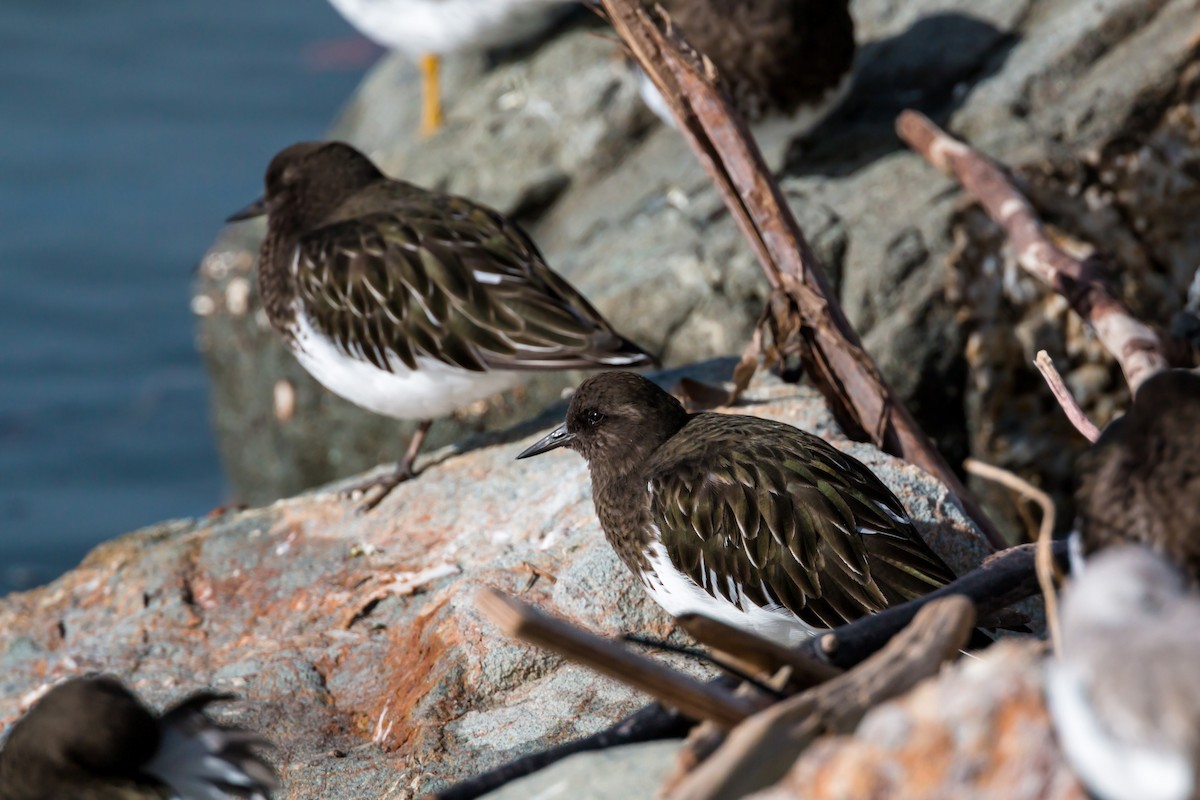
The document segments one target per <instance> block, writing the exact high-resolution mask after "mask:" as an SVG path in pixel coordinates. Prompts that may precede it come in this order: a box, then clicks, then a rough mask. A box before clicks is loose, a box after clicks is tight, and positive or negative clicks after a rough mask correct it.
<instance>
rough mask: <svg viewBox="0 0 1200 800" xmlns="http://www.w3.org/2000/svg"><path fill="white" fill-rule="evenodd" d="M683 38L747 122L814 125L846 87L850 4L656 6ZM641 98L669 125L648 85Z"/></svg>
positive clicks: (686, 1) (775, 1)
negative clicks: (703, 59) (701, 56)
mask: <svg viewBox="0 0 1200 800" xmlns="http://www.w3.org/2000/svg"><path fill="white" fill-rule="evenodd" d="M660 2H661V3H662V5H663V7H664V8H665V9H666V11H667V13H668V14H669V15H670V17H671V20H672V21H673V22H674V24H675V25H677V26H678V27H679V29H680V30H681V31H683V35H684V36H685V37H686V38H687V40H688V42H689V43H691V45H692V46H693V47H695V48H696V49H697V50H699V51H700V52H702V53H704V54H705V55H706V56H708V58H709V59H710V60H711V61H712V62H713V64H715V65H716V67H717V72H718V73H719V74H720V76H721V78H722V80H723V81H724V83H725V85H726V87H727V88H728V90H729V92H730V95H731V98H732V100H733V103H734V106H735V107H736V108H737V110H738V112H739V113H740V114H741V115H742V116H743V117H745V118H746V120H748V121H750V122H756V121H758V120H761V119H763V118H765V117H768V116H779V117H787V118H791V127H793V128H795V129H796V132H798V133H803V132H805V131H807V130H809V129H811V128H813V127H815V126H816V125H817V124H818V123H819V122H820V121H821V120H822V119H824V117H825V116H826V115H827V114H828V113H829V112H830V111H831V110H833V108H834V107H835V106H837V104H838V103H840V102H841V100H842V98H843V97H844V96H845V93H846V90H847V89H848V88H849V86H850V76H851V69H852V68H853V66H854V54H855V50H856V44H855V41H854V19H853V18H852V17H851V16H850V8H849V5H850V3H849V0H660ZM642 97H643V98H644V99H645V101H646V104H647V105H648V106H650V108H651V109H653V110H654V112H655V113H656V114H658V116H659V117H661V118H662V119H664V120H665V121H666V122H667V123H669V124H672V125H673V124H674V120H673V118H672V117H671V112H670V110H669V109H668V108H667V106H666V103H665V101H664V100H663V98H662V96H661V95H660V94H659V93H658V90H657V89H656V88H655V87H654V85H653V84H651V83H650V81H649V80H648V79H647V78H646V77H645V76H644V75H643V76H642Z"/></svg>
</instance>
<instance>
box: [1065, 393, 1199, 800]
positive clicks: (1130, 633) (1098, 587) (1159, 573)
mask: <svg viewBox="0 0 1200 800" xmlns="http://www.w3.org/2000/svg"><path fill="white" fill-rule="evenodd" d="M1143 391H1144V389H1143ZM1060 627H1061V631H1062V653H1060V654H1059V657H1058V659H1057V660H1051V661H1049V662H1048V663H1047V668H1046V695H1047V702H1048V704H1049V707H1050V712H1051V714H1052V716H1053V718H1054V724H1055V728H1056V730H1057V733H1058V738H1059V741H1060V742H1061V744H1062V748H1063V751H1064V752H1065V753H1066V756H1067V760H1068V761H1069V762H1070V763H1071V766H1072V767H1073V768H1074V770H1075V772H1076V774H1078V775H1079V777H1080V779H1081V780H1082V781H1083V782H1084V783H1085V784H1086V785H1087V787H1088V788H1089V789H1090V790H1091V791H1092V792H1093V793H1094V794H1095V796H1096V797H1098V798H1100V800H1189V798H1195V797H1197V784H1196V765H1197V760H1198V759H1200V672H1197V669H1196V665H1197V663H1200V597H1198V596H1197V595H1195V594H1194V593H1191V592H1189V591H1188V588H1187V583H1186V581H1185V580H1184V578H1183V576H1182V575H1181V574H1180V573H1179V572H1178V571H1177V570H1175V569H1174V568H1173V567H1172V566H1170V565H1169V564H1168V563H1167V562H1165V561H1164V560H1163V559H1161V558H1160V557H1158V556H1156V555H1154V554H1153V553H1151V552H1150V551H1148V550H1146V549H1144V548H1142V547H1137V546H1118V547H1112V548H1109V549H1107V550H1105V551H1104V552H1102V553H1099V554H1097V555H1096V556H1095V557H1094V558H1091V559H1089V560H1088V563H1087V569H1086V570H1085V571H1084V573H1083V574H1082V575H1080V576H1078V577H1075V578H1073V579H1072V580H1071V583H1070V584H1069V585H1068V586H1067V588H1066V590H1065V592H1064V593H1063V596H1062V610H1061V616H1060Z"/></svg>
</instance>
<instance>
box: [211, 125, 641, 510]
mask: <svg viewBox="0 0 1200 800" xmlns="http://www.w3.org/2000/svg"><path fill="white" fill-rule="evenodd" d="M263 212H265V213H267V215H268V225H267V236H266V238H265V239H264V240H263V245H262V253H261V256H260V259H259V268H258V286H259V293H260V296H261V298H262V303H263V307H264V309H265V310H266V313H267V318H268V319H269V320H270V321H271V325H272V326H273V327H274V328H275V329H276V330H277V331H279V333H280V334H281V335H282V336H283V339H284V341H285V342H286V343H287V345H288V347H289V349H291V350H292V352H293V353H294V354H295V355H296V358H297V359H298V360H299V361H300V363H301V364H302V365H303V366H304V368H305V369H306V370H308V372H309V373H310V374H312V375H313V377H315V378H316V379H317V380H318V381H320V382H321V383H322V384H323V385H324V386H325V387H326V388H328V389H330V390H331V391H333V392H335V393H337V394H339V395H341V396H342V397H344V398H346V399H347V400H350V401H351V402H353V403H357V404H358V405H360V406H362V407H364V408H367V409H369V410H370V411H373V412H375V413H377V414H383V415H386V416H391V417H395V418H397V419H416V420H421V421H422V423H423V429H424V428H428V423H429V421H431V420H433V419H435V418H437V417H441V416H445V415H447V414H450V413H451V412H453V411H455V410H457V409H459V408H462V407H464V406H466V405H468V404H470V403H473V402H475V401H477V400H481V399H483V398H486V397H489V396H491V395H493V394H496V393H497V392H499V391H502V390H504V389H507V388H510V387H512V386H515V385H517V384H519V383H521V382H522V381H523V380H524V378H525V376H526V375H527V374H528V373H530V372H532V371H538V370H563V369H589V368H591V369H597V368H605V367H628V366H639V365H642V364H649V363H653V362H654V358H653V356H651V355H649V354H647V353H646V352H644V351H643V350H641V349H640V348H639V347H637V346H636V345H634V344H633V343H632V342H629V341H628V340H626V339H625V338H623V337H622V336H620V335H619V334H618V333H617V332H616V331H615V330H613V328H612V326H611V325H609V324H608V322H607V321H606V320H605V319H604V318H603V317H602V316H601V315H600V313H599V312H598V311H597V310H596V309H595V308H593V307H592V305H591V304H590V303H589V302H588V301H587V300H586V299H585V298H584V297H583V295H581V294H580V293H579V292H578V291H576V290H575V289H574V287H572V286H571V285H570V284H569V283H567V282H566V281H565V280H563V279H562V278H561V277H559V276H558V275H557V274H555V273H554V271H553V270H551V269H550V268H549V267H548V266H547V265H546V262H545V260H544V259H543V258H542V255H541V253H540V252H539V251H538V249H537V246H536V245H535V244H534V243H533V241H532V240H531V239H530V238H529V236H528V235H527V234H526V233H525V232H524V231H523V230H521V228H520V227H519V226H518V225H516V224H515V223H513V222H511V221H510V220H508V219H506V218H505V217H504V216H503V215H502V214H500V213H499V212H497V211H494V210H492V209H490V208H488V207H486V206H484V205H482V204H479V203H476V202H474V201H472V200H468V199H467V198H464V197H457V196H454V195H446V194H440V193H437V192H431V191H427V190H425V189H422V188H420V187H418V186H414V185H413V184H411V183H406V182H404V181H399V180H392V179H389V178H388V177H387V176H385V175H384V174H383V173H382V172H380V171H379V170H378V169H377V168H376V167H375V165H374V164H372V163H371V161H370V160H369V159H368V158H367V157H366V156H364V155H363V154H362V153H360V152H358V151H357V150H355V149H354V148H353V147H351V146H350V145H347V144H342V143H340V142H305V143H301V144H297V145H293V146H291V147H289V148H287V149H286V150H284V151H283V152H281V153H280V154H279V155H277V156H276V157H275V158H274V160H272V162H271V165H270V167H269V168H268V169H267V174H266V193H265V196H264V200H263V202H262V205H261V206H255V207H252V208H251V209H250V210H248V212H244V213H242V214H239V215H235V217H234V218H233V219H242V218H245V217H247V216H252V215H255V214H260V213H263ZM423 429H422V430H423ZM421 435H423V434H419V436H421ZM414 443H415V446H414V447H410V449H409V453H408V454H407V455H406V456H405V458H404V460H403V461H402V462H401V463H400V465H399V468H398V470H397V472H396V475H395V476H393V478H392V479H388V480H390V481H391V483H390V485H388V486H386V487H385V492H384V493H385V494H386V491H387V490H388V489H390V488H391V486H394V485H395V484H396V483H398V482H399V481H400V480H404V479H407V478H408V477H411V475H412V466H413V463H412V462H413V459H415V457H416V453H417V449H419V446H420V438H417V439H414ZM379 485H381V486H382V485H383V484H382V483H381V484H379ZM380 497H382V495H380ZM378 499H379V498H378V497H377V498H376V500H375V502H378Z"/></svg>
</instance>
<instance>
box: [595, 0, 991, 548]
mask: <svg viewBox="0 0 1200 800" xmlns="http://www.w3.org/2000/svg"><path fill="white" fill-rule="evenodd" d="M601 2H602V4H603V6H604V10H605V12H606V14H607V16H608V18H609V19H610V21H611V22H612V25H613V28H614V29H615V30H616V32H617V34H618V35H619V36H620V37H621V39H622V41H623V42H624V44H625V46H626V48H627V49H628V50H629V52H630V54H631V55H632V56H633V58H635V59H636V60H637V62H638V64H639V66H641V68H642V70H643V71H644V72H645V73H646V75H647V76H648V77H649V78H650V80H651V81H652V82H653V83H654V85H655V86H656V87H658V90H659V92H660V93H661V94H662V96H663V98H664V99H665V100H666V102H667V104H668V105H669V106H670V107H671V110H672V113H673V114H674V116H675V119H676V121H677V123H678V127H679V130H680V131H681V133H682V134H683V136H684V138H685V139H686V140H687V141H688V143H689V144H690V145H691V147H692V150H693V151H694V152H695V154H696V157H697V158H698V159H699V161H700V163H701V164H702V165H703V166H704V168H705V169H706V170H707V171H708V173H709V175H710V176H711V177H712V179H713V182H714V184H715V185H716V186H717V188H718V189H719V191H720V192H721V195H722V197H723V198H724V200H725V204H726V206H727V207H728V208H729V211H730V213H731V214H732V216H733V218H734V220H735V221H736V222H737V224H738V227H739V228H740V229H741V231H742V233H743V235H744V236H745V237H746V240H747V242H749V244H750V247H751V248H752V249H753V250H754V252H755V254H756V255H757V256H758V260H759V263H760V264H761V265H762V268H763V271H764V273H765V274H766V278H767V281H768V282H769V283H770V285H771V289H772V293H771V298H770V300H769V308H768V313H767V315H766V317H765V319H764V323H763V324H765V325H766V327H767V329H768V330H769V331H770V333H771V335H772V339H773V345H772V346H771V347H769V348H767V347H764V350H766V351H768V352H770V353H773V354H774V356H775V358H776V359H777V360H778V359H780V358H783V357H786V356H788V355H791V354H797V355H799V356H800V358H801V360H802V361H803V363H804V365H805V369H806V371H807V372H808V375H809V378H810V380H812V381H813V383H814V385H815V386H816V387H817V388H818V389H819V390H820V391H821V393H822V394H823V395H824V396H825V400H826V402H827V403H828V404H829V407H830V411H831V412H832V413H833V415H834V417H835V418H836V419H837V420H838V422H839V424H841V425H842V427H843V428H844V429H845V432H846V434H847V435H848V436H852V437H853V436H862V437H870V439H871V440H872V441H873V443H874V444H875V445H876V446H877V447H879V448H881V449H882V450H884V451H886V452H888V453H891V454H892V455H895V456H898V457H900V458H903V459H904V460H906V461H908V462H910V463H912V464H916V465H917V466H919V467H921V468H922V469H924V470H925V471H927V472H929V473H930V474H932V475H935V476H936V477H937V478H938V479H939V480H941V481H942V483H944V484H946V486H947V487H948V488H949V489H950V491H951V492H952V493H953V494H954V495H955V496H956V497H957V498H958V500H959V502H960V503H961V504H962V507H963V510H964V511H965V512H966V513H967V516H969V517H970V518H971V519H972V520H973V521H974V522H975V524H976V525H977V526H978V527H979V528H980V530H982V531H983V532H984V535H985V536H986V537H987V539H988V541H989V542H990V543H991V544H992V546H993V547H996V548H1001V547H1004V545H1005V542H1004V540H1003V538H1002V537H1001V536H1000V534H999V532H998V531H997V530H996V528H995V526H994V525H993V524H992V523H991V520H989V519H988V518H987V516H986V515H985V514H984V513H983V510H982V509H981V508H980V506H979V505H978V503H976V502H975V500H974V498H973V497H972V496H971V494H970V492H969V491H968V490H967V488H966V486H965V485H963V483H962V481H960V480H959V478H958V476H957V475H956V474H955V473H954V470H953V469H951V468H950V465H949V464H947V463H946V461H945V459H944V458H942V456H941V454H940V453H939V452H938V451H937V449H936V448H935V447H934V446H933V444H932V442H930V441H929V438H928V437H927V436H925V434H924V432H923V431H922V430H921V429H920V427H919V426H918V425H917V424H916V422H915V421H914V420H913V418H912V416H911V415H910V414H909V413H908V412H907V411H906V410H905V408H904V407H903V405H902V404H901V403H900V401H899V399H898V398H896V396H895V395H894V394H893V393H892V390H891V388H890V387H889V386H888V385H887V382H886V381H884V379H883V376H882V375H881V374H880V372H879V369H878V367H877V366H876V365H875V362H874V361H873V360H872V359H871V357H870V355H868V354H867V352H866V351H865V350H863V348H862V343H861V341H860V340H859V338H858V334H857V333H856V332H855V331H854V329H853V328H852V327H851V326H850V323H849V321H848V320H847V319H846V315H845V314H844V313H843V311H842V308H841V306H840V305H839V304H838V302H837V299H836V295H835V293H834V292H833V291H832V290H831V289H830V286H829V281H828V279H827V278H826V277H825V272H824V269H823V268H822V267H821V264H820V262H819V260H818V259H817V257H816V255H815V254H814V253H813V251H812V248H811V247H809V245H808V241H807V240H806V239H805V238H804V234H803V232H802V231H801V230H800V225H799V223H798V222H797V221H796V218H795V216H794V215H793V214H792V211H791V208H790V207H789V206H788V204H787V201H786V200H785V198H784V196H783V192H782V191H781V190H780V188H779V184H778V183H777V182H776V181H775V179H774V178H773V177H772V176H771V174H770V171H769V170H768V169H767V167H766V164H765V163H764V162H763V158H762V154H761V153H760V152H759V150H758V147H757V146H756V145H755V143H754V139H753V138H752V137H751V136H750V134H749V132H748V130H747V128H746V124H745V122H743V121H742V119H741V118H740V117H739V116H738V115H737V114H736V113H735V112H734V111H733V110H732V109H731V107H730V105H729V101H728V99H727V98H726V97H725V95H724V93H723V92H722V91H721V90H720V89H719V88H718V87H717V82H716V76H715V69H714V68H713V66H712V64H711V63H710V62H709V61H708V60H707V59H705V58H703V56H701V55H699V54H697V53H696V52H695V51H694V50H692V48H691V47H690V46H689V45H688V44H687V42H686V41H685V40H684V39H683V37H682V36H681V35H680V33H679V32H678V31H677V30H674V29H673V28H671V26H670V24H669V20H667V19H665V18H664V16H662V15H659V14H658V13H657V12H655V11H651V10H649V9H647V8H645V7H644V5H643V2H642V0H601ZM750 374H751V370H748V369H739V375H738V381H739V383H741V384H743V385H742V386H741V387H739V388H744V382H745V381H748V380H749V377H750Z"/></svg>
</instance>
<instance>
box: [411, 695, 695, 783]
mask: <svg viewBox="0 0 1200 800" xmlns="http://www.w3.org/2000/svg"><path fill="white" fill-rule="evenodd" d="M694 725H695V722H694V721H693V720H691V719H688V718H687V717H685V716H683V715H682V714H680V713H679V712H678V711H675V710H673V709H669V708H666V707H665V706H663V705H661V704H659V703H651V704H650V705H648V706H645V707H643V708H641V709H638V710H637V711H635V712H634V713H633V714H630V715H629V716H628V717H626V718H625V719H623V720H621V721H620V722H618V723H617V724H616V725H613V726H612V727H609V728H605V729H604V730H602V731H599V732H597V733H594V734H592V735H591V736H585V737H583V738H581V739H576V740H574V741H572V742H564V743H563V744H560V745H558V746H557V747H552V748H550V749H549V750H542V751H541V752H538V753H530V754H529V755H527V756H524V757H523V758H518V759H517V760H515V761H509V762H508V763H506V764H502V765H500V766H499V767H496V768H495V769H492V770H489V771H487V772H484V773H482V774H480V775H476V776H475V777H473V778H468V779H467V780H465V781H461V782H460V783H456V784H454V785H453V786H450V787H448V788H446V789H443V790H442V791H440V792H437V793H436V794H432V795H428V796H427V799H426V800H475V798H477V797H482V796H483V795H485V794H487V793H488V792H491V791H494V790H496V789H499V788H500V787H501V786H504V785H505V784H508V783H511V782H512V781H515V780H517V779H518V778H524V777H525V776H526V775H532V774H533V773H535V772H537V771H539V770H541V769H545V768H546V767H548V766H550V765H551V764H554V763H556V762H558V761H562V760H563V759H564V758H567V757H568V756H573V755H575V754H576V753H586V752H590V751H593V750H607V749H608V748H610V747H620V746H622V745H627V744H638V743H639V742H654V741H658V740H660V739H679V738H682V737H684V736H686V735H687V733H688V730H689V729H690V728H692V726H694Z"/></svg>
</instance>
